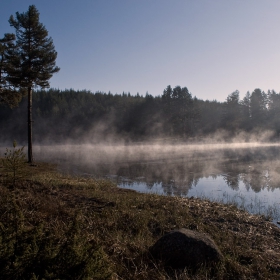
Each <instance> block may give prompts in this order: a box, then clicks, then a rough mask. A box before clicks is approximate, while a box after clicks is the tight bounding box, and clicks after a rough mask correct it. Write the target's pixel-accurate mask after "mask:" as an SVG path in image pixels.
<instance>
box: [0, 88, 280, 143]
mask: <svg viewBox="0 0 280 280" xmlns="http://www.w3.org/2000/svg"><path fill="white" fill-rule="evenodd" d="M26 104H27V100H26V99H25V98H23V100H22V101H21V103H20V104H19V106H18V107H17V108H13V109H11V108H10V107H8V106H6V105H1V107H0V108H1V109H0V127H1V131H2V133H1V135H0V141H1V142H5V141H10V140H11V139H17V141H26V137H27V136H26V129H25V127H26V119H25V117H24V116H26V110H27V109H26V108H27V106H26ZM33 120H34V140H35V141H36V142H61V141H65V140H66V139H67V140H68V141H73V142H79V141H89V142H94V141H98V142H99V141H103V140H106V139H109V137H113V136H118V137H122V138H124V139H127V140H132V141H143V140H147V139H155V138H156V139H159V138H166V139H172V138H173V139H181V140H188V139H192V138H194V137H195V138H196V139H197V137H205V136H207V135H211V134H213V133H215V132H217V131H221V130H223V131H226V132H227V136H228V137H230V136H231V135H234V134H235V133H237V132H240V131H245V132H248V133H250V132H253V131H263V130H271V131H274V135H275V136H277V135H278V134H279V133H280V94H279V93H276V92H275V91H268V92H264V91H262V90H260V89H258V88H257V89H255V90H254V91H253V92H252V93H250V92H247V94H246V95H245V97H244V98H243V99H240V97H239V92H238V91H235V92H233V93H231V94H230V95H228V97H227V98H226V100H225V102H218V101H215V100H214V101H209V100H206V101H204V100H200V99H197V98H196V97H192V94H191V93H190V92H189V90H188V89H187V88H186V87H183V88H182V87H180V86H176V87H174V88H172V87H171V86H167V87H166V88H165V89H164V91H163V94H162V95H161V96H156V97H154V96H152V95H150V94H148V93H147V94H146V96H140V95H139V94H137V95H136V96H133V95H130V93H122V94H112V93H110V92H109V93H103V92H96V93H92V92H90V91H87V90H81V91H75V90H72V89H70V90H63V91H62V90H58V89H49V90H37V91H34V93H33ZM225 140H227V139H225Z"/></svg>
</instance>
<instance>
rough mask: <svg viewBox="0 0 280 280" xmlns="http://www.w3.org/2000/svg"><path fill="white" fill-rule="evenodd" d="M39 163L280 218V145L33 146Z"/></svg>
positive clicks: (157, 191)
mask: <svg viewBox="0 0 280 280" xmlns="http://www.w3.org/2000/svg"><path fill="white" fill-rule="evenodd" d="M33 150H34V156H35V160H37V161H49V162H52V163H56V164H57V165H58V169H59V170H60V171H62V172H66V173H71V174H74V175H81V176H87V177H97V178H108V179H111V180H113V181H116V182H117V183H118V185H119V186H120V187H123V188H130V189H134V190H137V191H140V192H152V193H158V194H163V195H176V196H188V197H191V196H194V197H201V198H208V199H211V200H216V201H219V202H224V203H228V202H233V203H234V204H236V205H238V206H239V207H241V208H243V209H246V210H247V211H249V212H251V213H254V214H264V215H268V214H269V215H271V216H272V217H273V218H274V220H275V221H276V220H280V210H279V209H280V207H279V206H280V204H279V203H280V145H279V144H278V143H259V142H252V143H244V142H242V143H212V144H205V143H204V144H184V143H176V144H168V143H166V144H165V143H155V142H154V143H151V142H150V143H148V142H143V143H133V144H126V143H115V144H112V143H110V144H104V145H101V144H94V145H93V144H80V145H37V146H36V145H35V146H34V148H33Z"/></svg>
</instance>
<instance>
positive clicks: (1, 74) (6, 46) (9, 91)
mask: <svg viewBox="0 0 280 280" xmlns="http://www.w3.org/2000/svg"><path fill="white" fill-rule="evenodd" d="M15 48H16V46H15V35H14V34H10V33H6V34H5V35H4V38H2V39H0V104H6V105H8V106H10V107H11V108H12V107H15V106H16V105H17V104H18V103H19V101H20V100H21V92H20V91H19V90H18V89H17V88H16V87H15V86H14V85H12V84H11V83H10V82H9V76H8V73H9V72H10V70H11V69H10V68H11V61H12V60H13V59H15V57H14V56H13V52H14V50H15Z"/></svg>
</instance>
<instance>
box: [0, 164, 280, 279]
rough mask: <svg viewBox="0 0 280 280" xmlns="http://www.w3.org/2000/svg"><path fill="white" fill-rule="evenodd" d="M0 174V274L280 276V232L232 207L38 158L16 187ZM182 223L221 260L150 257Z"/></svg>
mask: <svg viewBox="0 0 280 280" xmlns="http://www.w3.org/2000/svg"><path fill="white" fill-rule="evenodd" d="M0 174H1V169H0ZM0 178H2V181H0V182H1V183H0V186H1V187H0V228H1V235H0V259H1V261H0V263H1V265H0V269H1V271H0V274H1V275H2V279H181V280H183V279H280V258H279V257H280V254H279V252H280V230H279V229H278V228H277V227H276V226H275V225H273V224H272V223H270V222H269V221H267V220H265V218H264V217H260V216H252V215H250V214H248V213H246V212H244V211H241V210H238V209H237V208H235V207H234V206H230V205H223V204H218V203H212V202H209V201H206V200H200V199H194V198H191V199H188V198H179V197H166V196H158V195H149V194H140V193H136V192H134V191H129V190H124V189H119V188H117V187H116V186H115V185H114V184H112V183H111V182H109V181H104V180H93V179H85V178H79V177H71V176H65V175H62V174H58V173H57V172H56V171H55V168H54V167H53V166H50V165H48V164H43V163H40V164H38V165H37V166H33V167H29V166H27V167H26V170H25V179H22V180H21V181H20V182H18V183H17V184H16V186H15V187H11V186H10V184H9V182H8V181H7V180H6V177H5V174H3V173H2V176H1V177H0ZM181 227H185V228H189V229H194V230H197V231H200V232H205V233H208V234H209V235H210V236H211V237H212V238H213V239H214V240H215V242H216V244H217V245H218V246H219V248H220V250H221V252H222V253H223V255H224V256H225V260H224V262H223V263H222V264H221V265H220V266H219V267H215V268H211V269H209V268H203V267H202V268H201V269H200V270H198V271H195V272H193V271H191V270H187V269H185V270H177V271H174V270H172V269H168V268H164V267H163V266H162V264H161V263H159V262H156V261H155V260H153V259H152V257H151V256H150V255H149V253H148V249H149V247H150V246H151V245H152V244H153V243H154V242H155V241H156V240H157V239H158V238H159V237H161V236H162V235H163V234H164V233H165V232H168V231H170V230H173V229H176V228H181ZM73 271H77V273H76V272H75V273H74V272H73Z"/></svg>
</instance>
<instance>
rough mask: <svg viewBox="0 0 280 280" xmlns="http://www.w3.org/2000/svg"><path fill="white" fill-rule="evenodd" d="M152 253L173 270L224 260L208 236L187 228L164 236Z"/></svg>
mask: <svg viewBox="0 0 280 280" xmlns="http://www.w3.org/2000/svg"><path fill="white" fill-rule="evenodd" d="M150 252H151V254H152V255H153V257H154V258H156V259H160V260H162V261H163V262H164V264H165V265H166V266H171V267H173V268H183V267H193V268H195V267H199V266H201V265H209V264H211V263H212V264H213V263H217V262H219V261H221V260H222V259H223V256H222V254H221V252H220V250H219V248H218V247H217V245H216V244H215V242H214V241H213V240H212V239H211V238H210V237H209V236H208V235H207V234H204V233H200V232H197V231H193V230H189V229H185V228H181V229H179V230H174V231H172V232H170V233H168V234H166V235H164V236H162V237H161V238H160V239H159V240H158V241H157V242H156V243H155V244H154V245H153V246H152V247H151V248H150Z"/></svg>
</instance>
